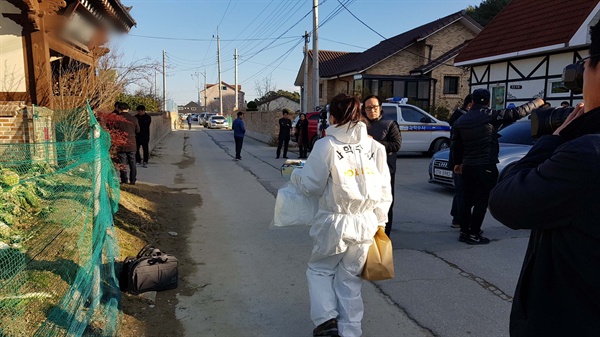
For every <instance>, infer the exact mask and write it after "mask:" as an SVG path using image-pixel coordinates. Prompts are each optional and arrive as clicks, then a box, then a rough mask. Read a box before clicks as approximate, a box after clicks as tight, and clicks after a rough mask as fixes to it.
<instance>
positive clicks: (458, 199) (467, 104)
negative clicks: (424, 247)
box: [448, 94, 473, 228]
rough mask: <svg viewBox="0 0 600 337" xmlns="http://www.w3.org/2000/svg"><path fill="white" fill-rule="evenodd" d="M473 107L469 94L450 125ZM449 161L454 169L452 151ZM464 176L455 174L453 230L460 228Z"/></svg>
mask: <svg viewBox="0 0 600 337" xmlns="http://www.w3.org/2000/svg"><path fill="white" fill-rule="evenodd" d="M472 105H473V97H472V96H471V94H468V95H467V96H466V97H465V100H464V101H463V105H462V106H461V107H460V108H457V109H456V110H454V112H453V113H452V115H451V116H450V118H449V119H448V124H450V126H453V125H454V123H455V122H456V121H457V120H458V119H459V118H460V117H461V116H462V115H464V114H466V113H467V111H469V109H471V106H472ZM450 138H452V129H450ZM449 159H450V160H448V165H449V166H448V167H454V160H453V159H452V151H450V155H449ZM461 178H462V176H461V175H460V174H453V175H452V179H453V180H454V197H453V198H452V208H451V209H450V215H451V216H452V224H451V225H450V226H451V227H452V228H460V220H459V219H460V214H459V212H460V205H461V204H462V202H463V186H462V179H461Z"/></svg>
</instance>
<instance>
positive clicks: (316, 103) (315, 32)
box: [313, 0, 319, 108]
mask: <svg viewBox="0 0 600 337" xmlns="http://www.w3.org/2000/svg"><path fill="white" fill-rule="evenodd" d="M318 42H319V0H313V103H314V104H313V105H314V107H315V108H316V107H317V106H319V43H318Z"/></svg>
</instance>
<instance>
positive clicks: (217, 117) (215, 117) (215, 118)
mask: <svg viewBox="0 0 600 337" xmlns="http://www.w3.org/2000/svg"><path fill="white" fill-rule="evenodd" d="M212 119H213V120H224V119H225V117H223V116H213V117H212Z"/></svg>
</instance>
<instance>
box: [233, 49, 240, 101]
mask: <svg viewBox="0 0 600 337" xmlns="http://www.w3.org/2000/svg"><path fill="white" fill-rule="evenodd" d="M233 60H234V62H235V104H234V105H233V111H238V110H239V109H240V107H239V106H238V53H237V48H235V54H234V55H233Z"/></svg>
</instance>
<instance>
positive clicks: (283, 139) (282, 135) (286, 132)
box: [277, 109, 292, 159]
mask: <svg viewBox="0 0 600 337" xmlns="http://www.w3.org/2000/svg"><path fill="white" fill-rule="evenodd" d="M282 113H283V117H281V118H280V119H279V121H278V123H279V139H278V141H277V159H279V154H281V147H282V146H283V158H286V159H287V151H288V145H289V144H290V133H291V131H292V121H291V120H290V119H289V117H288V115H289V114H290V113H289V111H288V109H283V112H282Z"/></svg>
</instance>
